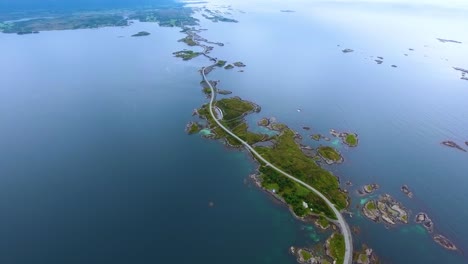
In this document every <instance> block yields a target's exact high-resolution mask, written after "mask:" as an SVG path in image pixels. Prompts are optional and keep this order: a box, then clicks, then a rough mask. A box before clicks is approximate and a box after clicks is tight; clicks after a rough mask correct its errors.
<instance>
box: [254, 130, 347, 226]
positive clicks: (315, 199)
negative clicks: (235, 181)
mask: <svg viewBox="0 0 468 264" xmlns="http://www.w3.org/2000/svg"><path fill="white" fill-rule="evenodd" d="M274 139H275V144H274V146H273V147H256V148H255V150H256V151H257V152H258V153H259V154H260V155H262V156H263V157H264V158H265V159H266V160H268V161H269V162H271V163H272V164H275V165H276V166H278V167H279V168H281V169H282V170H284V171H285V172H287V173H289V174H291V175H294V177H295V178H297V179H299V180H301V181H304V182H305V183H307V184H309V185H311V186H313V187H314V188H316V189H317V190H319V191H320V192H321V193H322V194H324V195H325V196H326V197H327V198H328V199H330V201H332V203H333V204H335V205H336V207H337V208H338V209H344V208H346V207H347V204H348V202H347V196H346V194H344V193H342V192H341V191H340V188H339V184H338V180H337V178H336V177H335V176H334V175H332V174H331V173H330V172H329V171H327V170H325V169H323V168H321V167H320V166H318V165H317V164H316V163H315V162H314V161H313V160H312V159H310V158H308V157H307V156H306V155H305V154H304V153H303V152H302V150H301V148H300V146H299V145H298V144H297V143H296V142H295V133H294V132H293V131H292V130H290V129H289V128H285V129H284V130H283V131H282V132H281V134H280V135H278V136H275V138H274ZM260 172H261V178H262V180H263V185H264V186H268V185H271V184H273V183H274V184H277V185H278V186H279V188H278V190H276V193H277V194H279V195H280V196H281V197H283V198H284V200H285V201H286V202H287V203H288V204H289V205H291V207H292V209H293V211H294V212H295V213H296V214H297V215H298V216H305V215H307V214H310V213H314V214H319V215H320V214H324V215H325V216H327V217H328V218H333V219H336V216H335V214H334V213H333V211H332V209H331V208H329V207H328V205H327V204H326V203H325V201H324V200H323V199H322V198H320V197H319V196H317V195H316V194H315V193H313V192H311V191H309V190H307V189H305V188H304V187H302V186H300V185H299V184H296V183H295V182H293V181H292V180H290V179H288V178H286V177H284V176H283V175H281V174H279V173H278V172H276V171H275V170H273V169H271V168H270V167H265V166H262V167H260ZM303 202H305V203H306V204H307V205H308V208H305V207H304V204H303ZM310 209H312V211H311V210H310Z"/></svg>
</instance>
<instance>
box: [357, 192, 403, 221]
mask: <svg viewBox="0 0 468 264" xmlns="http://www.w3.org/2000/svg"><path fill="white" fill-rule="evenodd" d="M362 212H363V214H364V216H366V217H367V218H369V219H371V220H373V221H374V222H381V221H382V220H383V222H385V223H387V224H390V225H396V224H397V223H403V224H407V223H408V212H407V210H406V209H405V208H404V207H403V206H402V205H401V204H400V203H399V202H397V201H396V200H395V199H393V198H392V197H391V196H390V195H388V194H385V195H382V196H380V197H379V199H378V200H376V201H374V200H371V201H368V202H367V203H366V204H365V205H364V206H363V207H362Z"/></svg>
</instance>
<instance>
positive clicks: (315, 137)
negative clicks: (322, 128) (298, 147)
mask: <svg viewBox="0 0 468 264" xmlns="http://www.w3.org/2000/svg"><path fill="white" fill-rule="evenodd" d="M310 137H311V138H312V139H313V140H315V141H319V140H320V139H321V138H322V135H320V134H314V135H312V136H310Z"/></svg>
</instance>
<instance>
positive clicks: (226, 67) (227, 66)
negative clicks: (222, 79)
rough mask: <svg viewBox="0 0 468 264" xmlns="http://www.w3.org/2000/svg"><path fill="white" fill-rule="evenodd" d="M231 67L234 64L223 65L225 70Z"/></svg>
mask: <svg viewBox="0 0 468 264" xmlns="http://www.w3.org/2000/svg"><path fill="white" fill-rule="evenodd" d="M233 68H234V66H232V64H228V65H226V66H225V67H224V69H226V70H230V69H233Z"/></svg>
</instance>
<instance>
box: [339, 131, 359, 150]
mask: <svg viewBox="0 0 468 264" xmlns="http://www.w3.org/2000/svg"><path fill="white" fill-rule="evenodd" d="M343 140H344V143H345V144H346V145H348V146H350V147H356V146H357V145H358V137H357V135H356V134H351V133H350V134H347V135H346V137H344V138H343Z"/></svg>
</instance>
